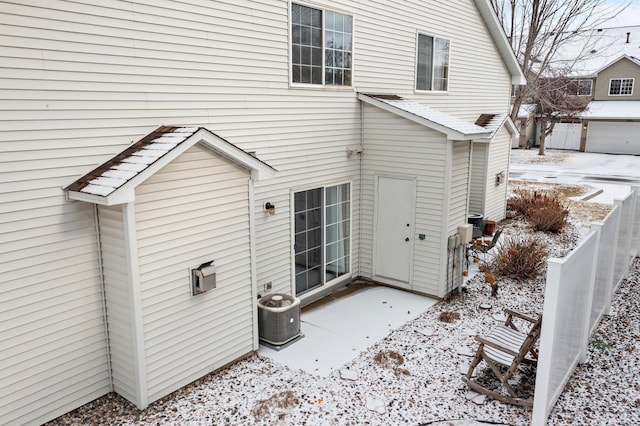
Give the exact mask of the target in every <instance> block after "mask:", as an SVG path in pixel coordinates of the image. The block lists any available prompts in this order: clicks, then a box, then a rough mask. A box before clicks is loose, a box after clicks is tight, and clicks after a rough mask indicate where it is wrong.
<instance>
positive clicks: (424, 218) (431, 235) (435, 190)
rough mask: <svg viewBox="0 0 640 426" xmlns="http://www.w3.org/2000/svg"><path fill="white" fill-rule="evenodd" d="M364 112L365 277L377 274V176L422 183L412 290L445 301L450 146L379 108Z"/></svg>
mask: <svg viewBox="0 0 640 426" xmlns="http://www.w3.org/2000/svg"><path fill="white" fill-rule="evenodd" d="M364 108H365V114H364V115H365V117H364V152H365V156H364V160H363V167H364V170H363V181H362V185H363V187H362V191H363V193H362V206H361V213H360V214H361V221H362V223H361V227H362V234H361V235H362V241H361V243H360V262H361V263H360V265H361V271H360V272H361V274H362V275H365V276H371V274H372V265H371V259H373V253H372V250H373V232H374V227H373V209H374V192H373V191H374V176H375V175H376V174H378V175H382V176H398V177H408V178H411V177H417V179H418V180H417V199H416V215H415V227H414V229H415V235H414V236H413V238H412V241H413V242H414V253H413V257H414V258H413V260H412V265H413V280H412V283H411V289H412V290H414V291H418V292H421V293H425V294H430V295H436V296H438V295H440V296H442V295H443V294H442V292H443V290H442V289H441V288H440V286H441V284H442V283H443V280H442V278H444V275H443V274H444V265H445V263H444V256H445V252H443V247H441V241H442V240H441V237H442V236H443V235H444V234H445V233H446V232H445V229H444V228H446V226H447V224H448V222H449V220H448V212H447V211H446V206H445V202H444V201H445V198H446V197H447V195H446V192H445V182H446V181H447V180H448V179H447V178H446V174H447V173H448V171H447V161H449V159H450V154H448V153H447V151H448V150H449V148H448V146H447V145H448V143H450V142H447V140H446V137H445V135H443V134H442V133H439V132H436V131H433V130H429V129H427V128H426V127H424V126H422V125H420V124H417V123H413V122H411V121H409V120H406V119H404V118H401V117H399V116H396V115H394V114H391V113H389V112H386V111H383V110H381V109H378V108H376V107H373V106H369V105H364ZM420 233H422V234H425V235H426V239H425V240H418V238H417V234H420Z"/></svg>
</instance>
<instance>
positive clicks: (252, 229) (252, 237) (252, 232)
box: [247, 172, 260, 351]
mask: <svg viewBox="0 0 640 426" xmlns="http://www.w3.org/2000/svg"><path fill="white" fill-rule="evenodd" d="M252 175H253V172H252ZM252 175H251V176H249V182H248V184H247V185H248V191H249V257H250V259H251V260H250V261H249V262H250V266H249V267H250V268H251V315H252V317H253V318H252V322H253V350H254V351H257V350H258V348H259V345H260V342H259V336H258V275H257V270H256V268H257V266H256V264H257V261H256V223H255V220H256V219H255V216H256V214H255V211H254V210H255V189H254V186H253V176H252Z"/></svg>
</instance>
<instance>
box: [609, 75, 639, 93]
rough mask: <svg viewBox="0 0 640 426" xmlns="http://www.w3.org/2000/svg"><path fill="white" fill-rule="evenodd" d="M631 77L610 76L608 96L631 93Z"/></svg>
mask: <svg viewBox="0 0 640 426" xmlns="http://www.w3.org/2000/svg"><path fill="white" fill-rule="evenodd" d="M633 80H634V79H633V78H612V79H611V80H609V96H631V95H633Z"/></svg>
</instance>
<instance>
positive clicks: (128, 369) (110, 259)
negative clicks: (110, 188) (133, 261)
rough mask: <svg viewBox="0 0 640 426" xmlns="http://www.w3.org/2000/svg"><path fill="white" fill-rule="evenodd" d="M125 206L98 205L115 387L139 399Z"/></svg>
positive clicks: (130, 398) (130, 399)
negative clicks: (134, 352)
mask: <svg viewBox="0 0 640 426" xmlns="http://www.w3.org/2000/svg"><path fill="white" fill-rule="evenodd" d="M122 208H123V207H122V206H109V207H108V206H99V207H98V221H99V227H100V250H101V253H102V270H103V274H104V285H105V299H106V304H107V312H108V321H109V355H110V357H111V371H112V380H113V390H114V391H116V392H118V393H119V394H120V395H122V396H124V397H125V398H127V399H128V400H129V401H136V400H137V398H138V397H137V392H136V390H137V384H136V379H135V378H136V370H137V368H136V365H135V364H134V357H133V356H132V354H133V351H134V346H135V342H134V333H133V325H132V306H131V300H132V295H131V291H130V285H129V276H128V274H127V270H128V268H127V262H126V259H125V253H126V248H125V240H126V235H125V228H124V214H123V211H122Z"/></svg>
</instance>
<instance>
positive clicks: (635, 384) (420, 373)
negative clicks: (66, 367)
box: [51, 153, 640, 425]
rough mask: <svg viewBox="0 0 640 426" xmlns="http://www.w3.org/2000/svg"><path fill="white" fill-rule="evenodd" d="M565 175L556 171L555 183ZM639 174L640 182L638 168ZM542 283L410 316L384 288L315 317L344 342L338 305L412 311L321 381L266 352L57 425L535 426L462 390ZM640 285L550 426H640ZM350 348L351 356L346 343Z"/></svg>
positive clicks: (476, 287) (471, 295)
mask: <svg viewBox="0 0 640 426" xmlns="http://www.w3.org/2000/svg"><path fill="white" fill-rule="evenodd" d="M563 154H564V153H563ZM520 155H521V154H516V155H515V156H520ZM573 155H580V154H579V153H574V154H573ZM515 156H514V157H515ZM550 157H551V156H550ZM616 157H618V156H616ZM636 158H638V159H639V160H640V157H636ZM526 161H528V160H526V159H525V160H519V159H518V158H514V159H512V162H513V163H512V164H523V165H525V166H526V163H525V162H526ZM580 161H582V160H580ZM558 167H561V166H560V165H558V164H556V165H555V169H556V170H555V171H556V172H557V169H558ZM636 167H637V169H636V170H640V164H638V165H637V166H636ZM613 170H616V171H619V170H620V169H618V168H616V169H613ZM613 170H612V174H613ZM583 172H584V170H583ZM571 173H574V172H571ZM575 173H579V172H575ZM556 182H557V180H556ZM617 190H618V188H617V187H616V188H613V189H611V191H612V192H616V191H617ZM582 220H584V218H580V219H579V220H574V221H573V223H572V224H571V225H570V226H568V227H567V229H566V231H565V232H564V233H563V234H562V235H558V236H550V237H546V239H547V241H548V245H549V249H550V251H551V255H552V256H556V257H557V256H562V255H563V254H566V253H567V252H568V250H570V249H571V248H572V247H573V246H574V245H575V243H576V241H577V240H578V239H579V238H580V237H581V236H582V235H584V234H585V227H584V226H583V224H582V222H581V221H582ZM502 226H504V233H505V235H508V234H509V233H515V232H520V233H521V232H523V225H522V223H518V222H510V223H505V224H502ZM543 277H544V274H541V276H540V277H539V278H537V279H534V280H531V281H530V282H527V283H526V284H522V283H515V282H512V281H509V280H503V281H501V282H500V290H499V293H498V297H497V298H494V297H491V295H490V293H491V288H490V287H489V286H488V285H487V284H486V283H484V281H483V280H482V279H481V276H480V275H475V274H474V273H473V271H472V273H471V274H470V276H469V277H468V278H467V280H466V284H465V291H464V292H463V293H462V295H460V296H458V297H455V298H453V299H452V300H449V301H441V302H438V303H436V304H431V303H428V302H427V300H428V299H427V300H423V299H425V298H420V302H419V303H423V304H422V305H419V306H417V307H415V306H410V307H408V308H407V307H406V305H400V303H401V302H400V301H398V302H396V300H401V299H393V297H395V296H394V294H392V293H380V294H374V293H368V292H371V291H372V290H373V291H374V292H375V291H377V290H375V289H378V288H380V287H372V288H369V289H362V290H359V291H357V292H353V293H351V294H350V295H349V296H348V297H344V298H337V299H336V301H332V302H328V303H325V304H323V306H322V307H320V308H317V309H313V310H310V311H308V313H309V322H308V324H321V323H322V321H323V320H322V318H318V315H320V314H319V312H320V313H321V312H325V313H326V314H327V315H328V316H331V315H333V316H334V317H333V322H332V323H331V324H333V325H332V326H331V327H333V328H334V330H335V329H338V328H340V327H341V326H342V324H343V323H344V321H354V320H353V319H351V320H349V319H347V318H344V319H343V320H344V321H342V322H341V321H340V319H342V318H340V317H337V316H336V314H335V312H339V311H340V310H338V311H331V305H332V304H336V305H334V306H339V305H340V301H341V300H351V302H350V303H353V304H356V303H360V302H362V301H363V300H364V301H368V302H372V301H373V302H374V303H377V304H379V305H383V306H382V308H383V310H382V311H380V312H381V313H376V314H375V315H377V316H384V315H388V314H389V313H390V312H391V310H393V309H396V307H398V308H400V307H401V306H402V310H403V311H398V312H395V311H394V313H395V314H394V315H395V316H394V317H393V321H396V320H398V321H399V322H397V323H392V322H391V321H386V322H384V321H383V322H381V323H379V325H377V326H374V325H373V323H370V322H366V321H365V322H363V323H361V324H362V325H360V326H359V329H360V331H361V335H360V337H362V336H365V338H364V342H365V343H364V344H362V346H355V344H356V342H355V340H353V341H350V343H351V344H350V345H349V349H350V350H351V353H352V356H351V357H348V359H347V360H346V361H344V360H342V359H339V360H337V361H336V359H337V357H332V356H331V355H330V354H329V355H325V358H323V360H327V362H328V361H331V362H334V361H335V362H337V364H332V365H329V363H328V364H326V365H324V364H323V366H322V369H320V368H317V370H315V369H314V366H313V363H312V364H311V366H310V367H302V366H300V367H293V368H292V367H291V366H288V365H287V363H290V362H289V361H287V360H286V359H280V360H274V359H272V358H270V357H269V356H264V355H268V353H267V352H263V355H260V354H258V355H254V356H251V357H249V358H247V359H244V360H242V361H239V362H237V363H235V364H233V365H232V366H230V367H228V368H225V369H223V370H221V371H218V372H216V373H212V374H210V375H208V376H206V377H204V378H202V379H200V380H198V381H196V382H194V383H192V384H191V385H189V386H186V387H185V388H183V389H180V390H179V391H177V392H175V393H174V394H172V395H169V396H168V397H166V398H163V399H162V400H160V401H157V402H156V403H154V404H152V405H151V406H150V407H148V408H147V409H146V410H143V411H139V410H137V409H136V408H135V407H134V406H132V405H131V404H130V403H128V402H127V401H125V400H123V399H122V398H120V397H119V396H117V395H115V394H110V395H108V396H106V397H103V398H100V399H98V400H96V401H94V402H92V403H90V404H87V405H85V406H83V407H81V408H79V409H78V410H75V411H74V412H71V413H69V414H67V415H65V416H62V417H60V418H58V419H56V420H55V421H53V422H51V424H52V425H53V424H55V425H62V424H114V423H117V424H123V425H124V424H181V425H182V424H193V425H200V424H216V425H218V424H220V425H224V424H228V425H244V424H247V425H253V424H265V425H266V424H281V425H301V424H307V425H362V424H369V425H418V424H427V423H429V424H437V423H436V422H441V421H445V420H454V419H455V420H460V422H459V423H456V424H481V423H480V422H482V421H485V422H491V423H497V424H509V425H526V424H529V423H530V419H531V410H530V409H526V408H522V407H516V406H511V405H508V404H504V403H501V402H497V401H494V400H490V399H486V398H483V397H477V396H476V395H473V394H470V393H469V392H468V389H467V387H466V385H464V384H463V383H462V381H461V379H460V378H461V375H462V373H463V372H466V369H467V366H468V364H469V362H470V356H469V355H470V354H472V353H473V351H474V350H475V349H476V348H477V344H476V342H475V341H474V339H473V336H475V335H477V334H485V333H487V332H488V331H489V330H490V329H491V328H492V327H493V326H494V325H495V324H497V323H499V322H500V321H503V317H502V309H503V308H507V307H508V308H511V309H516V310H519V311H522V312H525V313H529V314H535V313H538V312H540V311H541V309H542V302H543V301H542V297H543V293H544V292H543V290H544V278H543ZM639 285H640V261H638V260H636V263H635V264H634V266H633V267H632V268H631V270H630V273H629V276H628V278H627V280H626V281H625V282H624V283H623V284H622V286H621V288H620V290H619V292H618V293H617V294H616V295H615V297H614V301H613V305H612V313H611V315H610V316H609V317H606V318H605V319H604V320H603V321H602V322H601V324H600V326H599V328H598V330H597V331H596V333H595V335H594V337H593V339H592V344H591V345H590V348H589V353H588V358H587V363H586V364H584V365H581V366H579V367H578V369H577V371H576V373H575V374H574V375H573V376H572V378H571V380H570V382H569V384H568V385H567V387H566V388H565V391H564V392H563V393H562V395H561V396H560V399H559V400H558V403H557V404H556V406H555V408H554V410H553V411H552V413H551V415H550V417H549V422H548V424H550V425H573V424H580V425H587V424H589V425H591V424H598V425H605V424H606V425H636V424H640V366H639V365H638V359H639V358H640V298H639V297H637V290H638V286H639ZM386 290H388V289H385V291H386ZM403 295H408V293H403ZM356 299H359V301H358V302H355V300H356ZM384 301H387V303H386V304H385V303H382V302H384ZM402 303H404V302H402ZM343 304H344V303H343ZM483 304H490V305H491V309H481V308H480V305H483ZM385 305H389V306H385ZM420 306H423V307H424V311H423V312H421V313H420V312H418V311H416V309H418V310H419V309H420ZM379 307H380V306H378V308H379ZM405 309H406V311H404V310H405ZM385 310H386V312H387V313H386V314H385ZM443 312H455V313H458V314H459V315H460V318H459V319H458V320H455V321H454V322H451V323H447V322H442V321H440V320H439V317H440V314H441V313H443ZM311 314H314V315H315V317H313V318H311V317H312V315H311ZM404 314H406V317H405V315H404ZM305 315H306V312H305V313H303V318H302V319H303V321H305ZM389 319H390V320H391V316H389ZM336 320H338V321H336ZM318 322H319V323H318ZM327 323H328V320H327ZM390 324H392V326H390ZM374 328H375V329H374ZM303 330H304V328H303ZM387 333H388V334H387ZM337 334H339V333H337ZM366 336H369V339H367V338H366ZM311 337H312V336H311V335H310V336H309V338H311ZM303 340H304V339H303ZM301 342H302V340H301V341H299V342H296V343H294V344H293V345H296V344H299V343H301ZM293 345H292V346H291V347H293ZM340 346H341V347H342V349H344V347H343V346H344V340H343V343H340ZM352 349H355V350H352ZM285 350H286V349H285ZM314 350H315V349H314ZM283 353H284V352H283ZM315 355H316V354H315V353H313V352H311V353H304V352H303V353H301V355H300V356H306V357H309V358H308V359H313V360H315V359H320V358H316V357H315ZM341 356H342V355H341ZM334 358H335V359H334ZM292 365H293V364H292ZM301 368H305V369H306V370H307V371H305V370H303V369H301ZM523 383H524V385H523V386H524V388H525V390H529V391H531V390H532V385H533V378H532V377H531V376H527V375H526V374H525V375H524V376H523ZM446 424H452V423H446Z"/></svg>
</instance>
